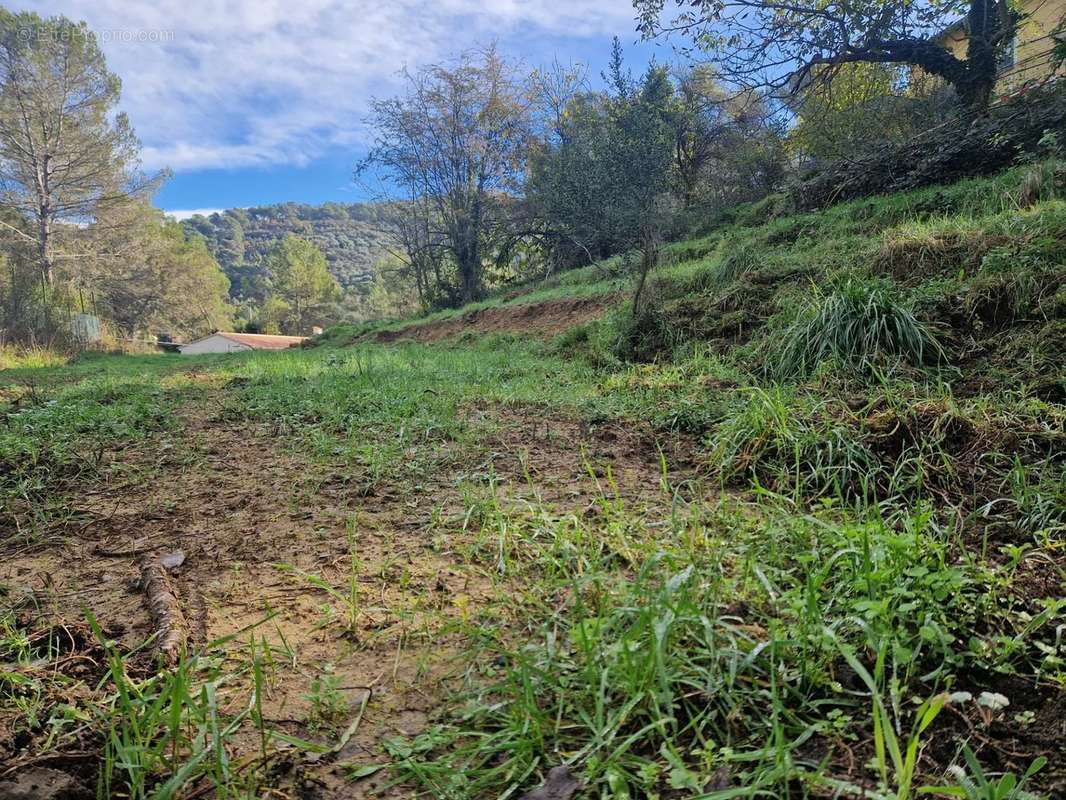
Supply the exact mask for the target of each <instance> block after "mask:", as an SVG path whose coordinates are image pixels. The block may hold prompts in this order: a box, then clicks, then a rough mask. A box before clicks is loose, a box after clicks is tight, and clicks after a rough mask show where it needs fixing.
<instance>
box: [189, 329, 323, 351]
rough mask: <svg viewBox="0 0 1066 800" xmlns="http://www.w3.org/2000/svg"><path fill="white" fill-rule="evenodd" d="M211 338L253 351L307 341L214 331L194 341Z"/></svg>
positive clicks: (302, 338) (279, 348) (268, 335)
mask: <svg viewBox="0 0 1066 800" xmlns="http://www.w3.org/2000/svg"><path fill="white" fill-rule="evenodd" d="M211 336H221V337H222V338H223V339H229V340H230V341H231V342H236V343H237V344H243V345H244V346H245V347H251V348H252V349H253V350H284V349H285V348H287V347H292V346H293V345H294V344H299V343H300V342H306V341H307V337H306V336H274V335H272V334H265V333H230V332H228V331H215V332H214V333H212V334H210V335H209V336H201V337H200V338H199V339H197V340H196V341H197V342H202V341H203V340H204V339H210V338H211ZM189 344H192V342H189Z"/></svg>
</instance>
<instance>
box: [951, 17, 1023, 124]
mask: <svg viewBox="0 0 1066 800" xmlns="http://www.w3.org/2000/svg"><path fill="white" fill-rule="evenodd" d="M998 6H999V4H998V2H997V0H972V2H971V3H970V11H969V13H968V14H967V22H968V25H967V27H968V28H969V31H968V34H969V42H968V44H967V46H966V73H965V75H964V76H963V77H962V78H961V79H959V80H957V81H955V91H956V92H958V95H959V99H960V100H961V101H962V103H963V104H964V105H965V106H966V107H967V108H970V109H974V110H979V109H983V108H985V107H987V106H988V101H989V99H990V98H991V97H992V91H993V90H994V89H995V86H996V78H997V77H998V76H997V72H998V58H999V52H1000V50H1001V48H1002V45H1003V44H1004V43H1005V42H1006V41H1007V39H1008V38H1009V37H1010V36H1012V35H1013V33H1014V29H1015V26H1016V24H1017V21H1016V19H1014V18H1013V16H1010V13H1011V12H1006V13H1001V9H1000V8H999V7H998Z"/></svg>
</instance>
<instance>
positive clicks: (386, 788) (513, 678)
mask: <svg viewBox="0 0 1066 800" xmlns="http://www.w3.org/2000/svg"><path fill="white" fill-rule="evenodd" d="M1064 177H1066V165H1064V164H1063V163H1062V162H1059V161H1046V162H1042V163H1039V164H1027V165H1021V166H1018V167H1016V168H1015V169H1012V170H1010V171H1008V172H1005V173H1003V174H1001V175H999V176H997V177H994V178H991V179H981V180H971V181H966V182H962V183H957V184H954V185H951V186H944V187H939V188H932V189H927V190H922V191H918V192H911V193H907V194H897V195H889V196H885V197H879V198H873V199H869V200H862V201H854V202H851V203H848V204H843V205H840V206H837V207H835V208H833V209H831V210H828V211H821V212H812V213H796V212H795V211H794V210H791V209H789V208H788V207H787V205H786V204H785V202H784V201H783V200H782V198H771V199H770V200H768V201H766V202H763V203H759V204H756V205H753V206H747V207H744V208H740V209H737V210H736V211H735V212H734V213H732V214H731V215H730V216H729V218H727V219H722V220H716V221H713V222H709V223H708V224H707V226H706V228H705V229H704V230H703V231H701V232H700V235H699V236H698V237H696V238H693V239H691V240H689V241H682V242H676V243H674V244H672V245H670V246H669V247H668V248H667V253H666V254H665V257H664V263H663V266H662V268H661V269H659V270H658V271H657V272H656V273H655V275H654V276H653V279H652V281H651V283H650V287H649V288H647V289H646V291H645V293H644V296H645V298H646V302H644V303H643V304H642V305H641V307H640V308H638V309H637V310H636V312H635V313H634V309H633V307H632V303H631V297H632V295H631V293H630V290H631V288H632V282H633V275H632V274H631V273H630V268H629V266H628V265H629V264H630V263H631V262H630V261H627V259H625V258H615V259H612V260H610V261H608V262H605V263H601V264H596V265H593V266H591V267H588V268H585V269H582V270H576V271H573V272H568V273H564V274H559V275H556V276H554V277H553V278H552V279H551V280H550V281H549V282H541V283H537V284H534V285H530V286H527V287H524V289H523V290H521V291H518V292H516V291H514V290H513V289H511V290H510V291H509V292H508V293H507V294H501V295H498V296H493V297H489V298H486V299H485V300H483V301H482V302H481V303H479V304H476V305H474V306H468V307H466V308H462V309H455V310H451V311H446V312H438V313H436V314H433V315H428V316H426V317H423V318H421V319H418V320H399V321H396V322H393V323H390V324H388V325H378V326H361V327H338V328H334V329H332V330H330V331H327V333H326V334H325V335H323V336H321V337H319V338H318V340H317V341H316V342H315V346H311V347H303V348H298V349H293V350H289V351H284V352H265V351H256V352H247V353H237V354H231V355H205V356H199V357H195V356H188V357H186V356H150V357H139V358H131V357H122V356H114V357H106V356H95V357H89V358H85V359H82V360H79V361H76V362H74V363H72V364H70V365H66V366H55V365H51V366H45V367H38V368H34V369H30V368H26V369H12V370H6V371H4V372H2V373H0V404H2V405H0V415H2V416H3V419H4V420H5V425H4V426H2V427H0V510H2V512H3V513H0V595H2V596H3V598H5V599H7V600H8V601H9V602H8V603H7V604H6V605H4V604H0V633H2V634H3V635H2V636H0V663H3V664H4V665H5V667H4V672H3V673H2V674H0V762H3V763H4V765H5V769H3V770H2V771H0V796H7V795H8V794H15V793H17V792H20V793H21V794H19V795H16V796H35V795H33V794H32V792H33V791H35V789H34V788H33V787H35V786H37V785H40V784H42V783H43V782H44V781H45V780H46V779H47V780H49V781H64V782H65V785H66V788H68V789H69V790H70V791H69V792H68V796H72V797H94V796H97V795H99V794H101V793H102V794H103V795H107V796H118V795H123V796H143V795H145V794H147V791H146V790H147V789H149V788H150V787H159V790H160V791H166V792H171V793H172V794H173V795H174V796H186V795H188V796H192V795H196V796H208V795H211V794H218V795H221V794H223V793H225V794H227V796H233V795H234V794H240V795H242V796H243V795H248V796H253V795H255V796H258V795H259V794H262V792H263V789H264V787H269V789H270V790H271V791H272V792H273V793H275V794H278V795H279V796H280V795H285V796H293V797H296V796H312V795H313V796H314V797H317V798H322V799H323V800H333V799H334V798H335V799H336V800H340V798H350V797H353V796H355V797H361V796H384V797H392V796H408V795H411V796H414V795H421V796H431V797H443V798H454V800H489V799H490V798H498V797H501V796H507V797H523V796H526V797H530V796H553V795H554V796H565V797H567V798H572V800H592V798H601V799H602V798H614V799H615V800H617V799H618V798H626V797H630V798H638V797H641V798H643V797H659V798H682V797H699V798H705V799H706V800H727V799H728V798H747V800H756V799H757V798H785V797H796V798H798V797H804V798H812V799H815V800H830V798H832V799H833V800H836V799H837V798H854V800H871V798H888V797H892V798H896V800H901V799H902V800H914V798H915V797H917V796H930V795H932V796H943V797H969V798H975V800H976V799H977V798H980V800H986V798H991V797H1003V798H1006V797H1012V798H1013V800H1029V799H1030V798H1034V797H1035V798H1042V800H1050V799H1051V798H1059V797H1064V796H1066V758H1064V756H1063V754H1064V753H1066V728H1064V727H1063V720H1064V719H1066V639H1064V635H1063V633H1064V631H1066V600H1064V599H1063V598H1064V597H1066V199H1064V197H1066V185H1064V180H1063V178H1064ZM164 557H166V558H168V560H170V561H171V563H174V561H177V562H178V566H177V567H174V568H173V569H170V568H167V569H170V574H169V577H167V575H166V574H165V573H164V574H163V577H164V578H165V579H166V582H168V583H169V597H167V598H165V600H166V603H165V605H166V606H167V608H166V610H167V611H168V612H169V611H173V612H175V613H173V614H169V613H168V614H167V615H160V614H159V613H157V611H156V605H155V603H154V602H153V599H152V598H150V597H148V596H147V594H146V592H144V591H143V589H142V588H140V586H141V584H139V583H138V579H139V576H141V575H142V574H143V573H144V571H145V569H146V567H147V568H148V569H152V567H153V561H154V560H156V559H158V563H159V567H160V569H159V570H156V574H159V572H160V571H161V570H162V569H163V567H164V565H163V563H162V561H163V558H164ZM87 608H88V609H91V610H92V616H91V617H87V616H86V611H85V610H86V609H87ZM177 612H180V614H179V613H177ZM161 616H165V619H164V620H162V622H161V619H160V617H161ZM175 619H177V620H178V621H179V622H180V621H181V620H184V622H185V628H186V630H184V631H180V632H179V633H180V634H181V635H182V636H184V638H185V639H186V641H187V644H188V654H187V656H186V657H185V658H183V659H179V663H178V664H177V665H175V666H174V668H173V669H166V670H159V669H158V662H157V660H156V650H157V640H155V639H153V638H152V636H153V634H155V633H156V632H157V631H161V629H162V623H163V622H166V620H171V621H173V620H175ZM116 689H117V691H116ZM71 720H75V721H76V724H71ZM9 765H10V766H9ZM545 784H547V785H545ZM538 786H539V787H542V788H541V790H540V791H539V792H537V791H536V787H538ZM97 787H100V788H97ZM1014 789H1020V791H1013V790H1014ZM309 791H310V792H311V795H308V792H309ZM531 791H532V792H533V793H532V794H526V793H527V792H531ZM138 793H139V794H138Z"/></svg>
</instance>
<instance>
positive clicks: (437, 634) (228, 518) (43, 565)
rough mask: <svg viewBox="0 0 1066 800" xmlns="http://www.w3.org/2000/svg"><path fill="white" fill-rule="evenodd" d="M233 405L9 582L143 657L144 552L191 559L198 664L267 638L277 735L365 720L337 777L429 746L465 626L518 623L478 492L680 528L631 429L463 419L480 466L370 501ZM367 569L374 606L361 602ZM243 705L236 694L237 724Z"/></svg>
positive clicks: (144, 459)
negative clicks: (495, 620) (97, 626)
mask: <svg viewBox="0 0 1066 800" xmlns="http://www.w3.org/2000/svg"><path fill="white" fill-rule="evenodd" d="M224 392H225V389H224V388H223V387H215V388H214V389H212V390H211V392H210V394H209V395H208V396H207V398H206V399H202V400H199V401H197V403H196V404H195V406H194V405H187V406H185V407H183V408H180V409H179V410H178V412H177V413H178V414H179V415H180V416H181V417H182V418H183V421H184V433H183V434H182V436H181V437H179V440H178V441H177V442H176V443H175V444H173V445H172V446H160V445H159V444H158V443H157V444H156V445H153V446H149V447H145V448H142V449H140V450H129V451H124V452H122V453H116V454H113V456H112V457H113V461H114V463H113V466H117V467H120V468H118V469H112V470H111V475H112V482H111V483H109V484H107V485H103V486H99V487H94V488H92V489H90V490H87V491H85V492H84V494H83V495H82V496H81V497H80V498H79V499H78V505H79V509H78V510H79V514H78V519H79V520H82V521H80V522H79V523H78V525H77V526H76V527H72V528H70V529H68V530H67V531H65V533H66V536H65V540H64V544H63V545H62V546H61V547H52V548H48V549H42V550H39V551H37V552H23V553H21V554H18V555H16V556H15V557H14V558H10V559H5V560H4V561H3V563H2V564H0V583H2V584H6V585H9V586H17V587H19V589H20V591H23V592H27V593H29V594H32V596H33V597H34V598H35V603H36V604H37V605H38V606H39V607H40V608H42V609H43V610H45V611H46V612H47V615H48V616H49V617H50V618H51V619H52V620H54V624H56V625H58V626H78V625H81V624H82V622H81V620H82V619H83V609H85V608H88V609H90V610H91V611H92V612H93V614H94V615H95V616H96V618H97V619H99V620H100V622H101V624H102V625H103V626H104V629H105V631H106V632H107V633H108V635H109V636H113V637H114V638H116V639H117V640H118V641H119V643H120V647H121V648H122V649H124V650H125V651H127V652H130V651H133V650H135V649H136V648H138V647H139V646H140V645H141V644H142V643H143V642H144V641H145V640H146V639H147V638H148V637H149V636H150V635H151V634H152V628H153V626H152V621H151V619H150V617H149V614H148V611H147V609H146V606H145V602H144V597H143V594H142V592H141V590H140V587H139V586H138V560H139V558H140V554H141V552H142V551H151V552H155V553H172V552H176V551H179V550H180V551H181V552H182V553H183V554H184V556H185V561H184V563H183V564H182V565H181V566H180V567H179V568H178V569H176V570H175V573H174V577H173V583H174V585H175V588H176V594H177V596H178V598H179V601H180V603H181V604H182V610H183V612H184V614H185V616H186V618H187V619H188V622H189V625H190V629H191V638H192V641H191V645H192V647H194V648H201V647H204V646H206V645H207V644H208V643H211V642H214V641H216V640H218V639H219V638H221V637H224V636H229V635H231V634H237V636H236V637H235V638H234V639H233V640H232V641H231V642H229V643H228V644H227V645H226V646H225V651H226V654H227V657H228V658H229V659H232V660H234V662H236V661H238V660H239V659H241V658H244V657H245V654H246V652H247V648H248V640H249V637H250V636H253V635H254V637H255V638H256V639H257V640H261V639H265V641H266V642H267V643H268V644H269V645H270V647H271V648H272V652H273V653H274V654H275V655H274V660H275V662H276V668H275V669H274V670H273V671H272V673H271V675H270V679H269V680H268V692H267V696H266V698H265V702H264V714H265V716H266V718H267V722H268V724H269V725H270V726H271V727H272V728H273V729H274V730H277V731H281V732H283V733H286V734H289V735H291V736H297V737H301V738H307V739H312V740H317V741H322V742H325V743H332V742H334V741H336V739H337V736H338V733H339V732H340V731H343V730H344V729H345V728H346V727H348V725H349V723H350V722H351V721H352V720H353V719H354V718H355V717H356V716H358V715H360V714H361V716H362V719H361V722H360V724H359V727H358V730H357V731H356V733H355V735H354V736H353V737H352V738H351V740H350V741H349V742H348V743H347V744H346V745H345V746H344V748H343V749H342V751H341V752H340V753H339V755H338V757H337V759H336V761H337V762H348V763H353V764H357V765H358V764H374V763H379V762H380V761H381V760H382V749H381V743H382V741H383V739H385V738H387V737H392V736H396V735H410V734H414V733H416V732H418V731H419V730H420V729H421V728H422V727H423V726H424V725H425V724H426V721H427V719H428V718H429V717H430V716H431V714H432V712H433V711H434V709H435V708H436V706H437V704H438V701H439V699H440V698H442V697H443V696H445V693H447V692H449V691H450V690H451V689H452V688H454V685H457V675H458V672H459V671H461V669H462V668H463V666H464V663H465V662H464V659H463V658H461V657H459V656H460V654H461V653H462V652H463V651H464V648H466V647H467V646H468V644H469V643H468V642H467V640H466V639H465V637H464V635H463V634H462V633H461V631H462V629H463V623H465V622H466V621H467V618H468V617H469V616H470V615H472V614H478V613H488V614H492V613H497V612H495V611H494V610H493V609H494V608H495V607H496V606H499V607H500V609H501V610H500V611H499V612H498V613H501V614H502V613H504V612H503V611H502V608H503V606H504V605H505V603H504V600H505V598H506V595H507V594H509V593H510V591H511V589H512V587H511V586H510V585H509V580H510V579H509V578H508V577H507V576H506V575H501V574H499V571H498V570H497V569H496V566H497V565H496V564H495V563H494V562H493V560H492V559H491V558H490V557H486V558H484V559H481V558H480V557H479V555H478V551H477V548H476V546H475V543H476V542H475V540H476V539H477V534H478V531H477V530H476V529H475V528H476V526H475V525H473V524H471V521H470V514H469V505H468V504H469V497H464V495H463V493H462V491H461V488H460V484H462V483H463V481H464V480H476V479H478V478H482V479H483V478H484V476H485V475H488V474H491V475H493V476H495V477H494V480H495V481H496V482H497V484H496V485H497V487H498V492H499V497H500V498H501V502H503V503H504V504H507V503H512V502H515V503H517V502H528V501H529V500H530V499H531V498H535V499H536V500H537V502H540V503H544V504H547V505H549V506H551V507H553V508H569V509H574V510H579V511H581V512H582V513H584V512H586V511H587V510H588V509H589V508H590V507H591V506H592V505H593V504H594V503H595V501H596V498H597V497H602V496H603V495H604V493H605V492H611V493H614V494H616V495H618V496H619V497H626V498H629V499H631V500H633V501H634V502H636V500H637V499H639V498H643V499H644V501H645V502H647V503H649V504H652V505H654V504H660V505H661V506H662V513H663V514H665V513H666V506H667V505H668V500H667V499H666V498H664V497H662V496H661V495H662V493H661V490H660V488H659V479H660V472H659V463H658V460H657V459H658V452H657V449H656V447H655V445H654V444H651V445H650V446H649V443H648V442H647V440H645V439H643V438H642V435H641V434H640V433H639V432H638V431H635V430H634V429H632V427H631V426H630V427H628V428H627V427H623V426H606V427H601V428H595V429H593V428H590V427H588V426H586V425H582V424H581V423H578V422H574V421H572V420H567V419H563V418H559V417H553V416H552V415H550V414H545V413H544V411H543V410H542V409H533V408H529V409H522V408H499V407H495V406H478V407H474V408H471V409H468V410H467V412H466V414H467V417H468V421H469V422H470V424H472V425H475V426H477V427H478V428H479V429H480V430H482V432H483V433H484V439H483V445H484V447H483V449H482V450H481V451H480V455H479V457H478V458H476V459H474V460H473V461H471V462H470V463H465V464H462V465H457V470H456V471H455V472H451V473H449V474H447V475H441V476H438V477H437V478H436V479H434V481H433V482H431V483H430V484H429V485H423V486H422V487H421V490H420V491H418V492H411V493H407V492H405V491H403V489H402V487H401V486H400V485H388V486H382V487H378V488H377V490H376V491H374V492H372V493H370V494H369V495H368V494H367V493H366V492H365V491H364V490H363V487H362V486H361V484H360V483H359V482H358V481H354V480H349V479H346V478H345V474H346V473H345V471H344V470H342V469H340V468H339V467H338V465H335V464H328V463H316V462H314V461H312V460H311V459H310V458H309V457H308V456H307V455H306V454H305V453H304V452H302V451H300V450H298V449H297V447H296V442H294V441H293V440H292V439H288V438H285V437H279V436H278V435H277V433H276V430H275V429H273V428H272V427H271V426H269V425H260V424H252V423H249V422H245V421H239V420H238V421H233V420H229V421H228V420H227V419H226V418H225V416H224V415H222V414H220V413H219V411H220V409H221V407H222V401H223V399H224V396H225V395H224ZM674 456H676V457H677V459H678V460H679V461H682V462H683V461H684V454H683V453H681V452H680V451H678V452H677V453H672V454H671V457H674ZM145 476H147V479H145ZM350 544H352V545H354V546H353V548H352V549H350ZM353 553H354V555H355V559H354V562H355V563H354V567H353V559H352V554H353ZM353 568H354V574H355V577H356V581H357V586H358V608H357V609H350V608H349V607H348V606H347V604H346V603H345V602H344V595H345V593H346V592H347V591H348V588H347V587H349V585H350V583H349V581H350V579H351V577H352V575H353ZM324 585H328V586H329V587H333V589H334V591H333V592H329V591H326V590H324V589H323V588H322V587H323V586H324ZM352 614H354V618H355V623H354V626H352V625H350V624H349V619H350V616H351V615H352ZM268 618H269V619H268ZM264 619H268V621H266V622H263V620H264ZM323 680H326V681H327V682H329V685H330V686H331V687H333V689H335V692H334V694H335V695H336V696H335V697H334V698H333V704H334V705H335V706H337V707H336V708H334V709H333V711H334V712H335V713H333V714H332V715H331V716H330V717H329V718H328V719H325V718H323V716H324V715H323V707H322V703H321V702H318V701H315V700H313V699H312V697H313V695H315V694H316V691H315V686H316V685H318V687H319V691H318V694H320V695H321V694H322V691H321V687H322V685H323ZM453 681H455V684H454V685H453V683H452V682H453ZM246 700H247V694H240V693H235V694H234V695H233V696H232V697H231V698H230V702H231V703H232V704H234V707H233V708H230V709H229V710H230V711H236V710H237V708H238V706H237V704H238V703H240V702H246ZM360 709H363V711H362V712H360ZM4 733H5V731H4V728H3V726H2V725H0V760H2V759H3V758H4V757H7V758H10V759H12V760H15V759H17V757H18V755H19V753H20V752H21V753H29V752H33V748H34V744H33V743H32V742H26V741H22V742H14V741H10V740H9V741H4ZM252 733H253V732H252V731H249V732H248V736H247V737H246V738H245V740H244V743H245V744H247V745H248V747H249V749H250V750H252V749H254V742H253V738H252ZM241 744H242V740H241V739H240V738H238V739H237V740H236V742H235V745H236V746H237V747H238V748H239V747H241ZM294 764H295V768H294V769H292V770H290V773H289V774H288V775H287V776H286V777H285V778H284V779H279V780H283V781H288V782H290V783H291V782H295V783H298V784H300V786H302V787H303V788H302V789H301V792H303V793H304V794H303V796H307V797H330V798H332V797H350V796H361V795H362V794H363V793H365V792H367V791H368V790H370V789H375V788H380V784H381V783H382V782H383V780H384V776H383V775H380V774H379V775H374V776H372V777H369V778H365V779H363V780H361V781H359V782H358V783H357V784H353V783H351V782H350V781H346V780H345V776H344V773H343V771H341V770H340V769H338V768H336V767H333V766H323V765H317V766H313V765H309V764H307V763H304V762H302V761H301V760H300V759H299V758H295V757H294ZM0 772H2V770H0ZM393 791H394V792H399V793H400V794H402V792H400V790H393ZM353 793H354V794H353Z"/></svg>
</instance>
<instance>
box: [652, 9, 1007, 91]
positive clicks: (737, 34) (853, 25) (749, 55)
mask: <svg viewBox="0 0 1066 800" xmlns="http://www.w3.org/2000/svg"><path fill="white" fill-rule="evenodd" d="M668 3H669V0H634V6H635V8H636V9H637V12H638V14H639V18H640V24H641V29H642V31H643V32H644V34H645V35H646V36H656V35H659V34H661V33H664V32H680V33H683V34H685V35H687V36H688V37H689V38H690V39H691V41H692V43H693V45H694V47H695V48H696V49H698V50H700V51H702V52H703V53H705V54H706V55H708V56H709V57H710V58H711V60H712V61H713V63H714V64H715V66H716V67H717V68H718V69H719V70H720V72H721V74H722V76H723V77H724V78H725V79H727V80H728V81H730V82H731V83H734V84H736V85H738V86H741V87H770V88H772V89H774V90H783V89H792V90H796V89H803V88H805V87H807V86H808V85H809V84H810V83H811V82H824V81H828V80H831V79H832V78H833V77H834V76H835V75H836V74H837V72H839V70H840V68H841V67H842V66H843V65H846V64H854V63H873V64H909V65H913V66H916V67H920V68H921V69H923V70H924V71H926V72H928V73H929V74H931V75H935V76H937V77H939V78H942V79H943V80H945V81H946V82H947V83H948V84H950V85H951V86H952V87H954V89H955V90H956V92H957V94H958V96H959V98H960V100H961V101H962V102H963V103H964V104H965V105H966V106H969V107H980V106H983V105H985V104H987V102H988V99H989V96H990V95H991V92H992V88H993V86H994V85H995V81H996V67H997V63H998V60H999V56H1000V54H1001V53H1002V51H1003V49H1004V48H1005V47H1007V46H1008V45H1009V43H1010V42H1011V40H1012V39H1013V37H1014V34H1015V31H1016V30H1017V27H1018V22H1019V20H1020V18H1021V15H1020V14H1019V12H1018V11H1017V9H1016V7H1015V3H1014V2H1012V0H929V2H913V0H891V2H884V1H883V0H819V1H818V2H790V1H789V0H676V4H677V6H678V7H679V8H680V9H681V11H680V12H679V14H678V16H677V17H676V18H675V19H673V21H672V22H670V23H667V24H666V25H664V24H663V22H662V18H663V17H662V15H663V13H664V10H665V7H666V6H667V5H668ZM962 20H964V21H965V26H966V32H967V37H968V42H969V43H968V45H967V52H966V54H965V57H961V58H960V57H958V56H956V55H954V54H953V53H952V52H951V51H949V50H948V49H947V48H945V47H944V46H943V44H942V43H941V42H940V40H939V39H940V35H941V34H942V33H943V32H944V30H945V29H946V28H947V27H948V26H950V25H953V24H956V23H958V22H960V21H962Z"/></svg>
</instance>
